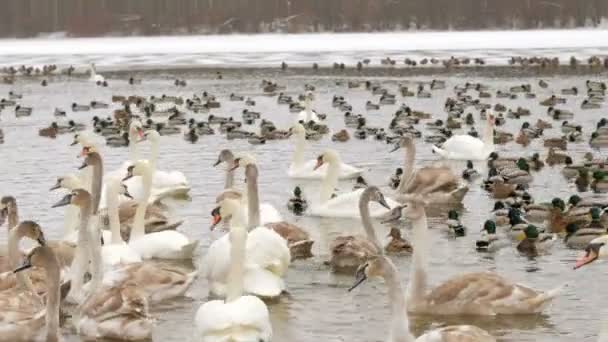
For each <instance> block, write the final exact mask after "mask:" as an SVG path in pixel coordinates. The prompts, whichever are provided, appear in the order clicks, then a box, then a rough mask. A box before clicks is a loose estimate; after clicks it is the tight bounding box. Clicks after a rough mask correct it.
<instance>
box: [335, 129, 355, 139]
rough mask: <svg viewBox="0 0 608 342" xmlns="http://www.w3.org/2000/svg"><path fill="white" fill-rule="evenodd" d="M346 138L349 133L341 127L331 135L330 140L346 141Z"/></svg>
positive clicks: (348, 136) (348, 137)
mask: <svg viewBox="0 0 608 342" xmlns="http://www.w3.org/2000/svg"><path fill="white" fill-rule="evenodd" d="M348 140H350V134H348V131H347V130H345V129H341V130H340V131H338V132H336V133H334V134H333V135H332V136H331V141H339V142H347V141H348Z"/></svg>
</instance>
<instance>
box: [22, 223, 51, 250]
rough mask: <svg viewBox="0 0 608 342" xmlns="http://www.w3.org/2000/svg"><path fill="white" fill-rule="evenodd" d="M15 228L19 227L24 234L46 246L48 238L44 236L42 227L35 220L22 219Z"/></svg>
mask: <svg viewBox="0 0 608 342" xmlns="http://www.w3.org/2000/svg"><path fill="white" fill-rule="evenodd" d="M15 229H18V231H19V232H20V233H21V235H22V236H25V237H28V238H30V239H32V240H34V241H37V242H38V243H39V244H40V246H44V245H45V244H46V239H45V238H44V233H43V232H42V228H41V227H40V225H39V224H38V223H36V222H34V221H29V220H27V221H22V222H20V223H19V225H18V226H17V227H16V228H15Z"/></svg>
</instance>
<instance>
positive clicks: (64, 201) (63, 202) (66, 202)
mask: <svg viewBox="0 0 608 342" xmlns="http://www.w3.org/2000/svg"><path fill="white" fill-rule="evenodd" d="M70 203H72V194H67V195H65V196H64V197H63V198H62V199H61V200H60V201H59V202H57V203H55V204H53V206H52V207H51V208H57V207H64V206H66V205H69V204H70Z"/></svg>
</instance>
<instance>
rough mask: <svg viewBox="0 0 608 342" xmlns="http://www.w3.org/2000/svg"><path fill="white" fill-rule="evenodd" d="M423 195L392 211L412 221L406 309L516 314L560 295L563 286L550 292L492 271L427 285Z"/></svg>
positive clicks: (540, 308) (536, 309)
mask: <svg viewBox="0 0 608 342" xmlns="http://www.w3.org/2000/svg"><path fill="white" fill-rule="evenodd" d="M425 204H426V203H425V202H424V201H423V200H422V198H420V197H418V198H416V197H412V198H411V199H410V201H409V202H408V203H407V204H405V205H403V206H402V207H401V209H402V210H393V211H391V213H392V214H395V215H394V217H393V218H391V219H388V220H387V221H393V220H394V219H398V218H399V217H400V216H401V215H402V213H405V217H406V218H407V219H409V220H411V222H412V226H413V237H412V244H413V245H414V254H413V259H412V262H413V266H412V268H411V276H410V283H409V285H408V288H407V292H406V296H407V311H408V312H410V313H416V314H434V315H490V316H493V315H498V314H505V315H516V314H533V313H540V312H542V311H543V310H544V309H545V308H546V307H547V306H549V305H550V304H551V302H552V301H553V299H554V298H555V297H557V295H558V294H559V292H560V289H559V288H558V289H554V290H550V291H547V292H540V291H536V290H533V289H531V288H529V287H527V286H524V285H521V284H516V283H512V282H511V281H509V280H507V279H506V278H504V277H502V276H500V275H498V274H497V273H493V272H475V273H465V274H462V275H459V276H456V277H453V278H451V279H449V280H447V281H446V282H444V283H443V284H441V285H440V286H437V287H435V288H434V289H428V285H427V268H428V266H427V259H428V250H429V245H428V225H427V219H426V213H425V209H424V206H425Z"/></svg>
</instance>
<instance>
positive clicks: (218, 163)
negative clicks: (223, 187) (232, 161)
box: [213, 159, 222, 167]
mask: <svg viewBox="0 0 608 342" xmlns="http://www.w3.org/2000/svg"><path fill="white" fill-rule="evenodd" d="M221 163H222V161H221V160H219V159H218V160H217V161H216V162H215V163H214V164H213V167H216V166H218V165H220V164H221Z"/></svg>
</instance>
